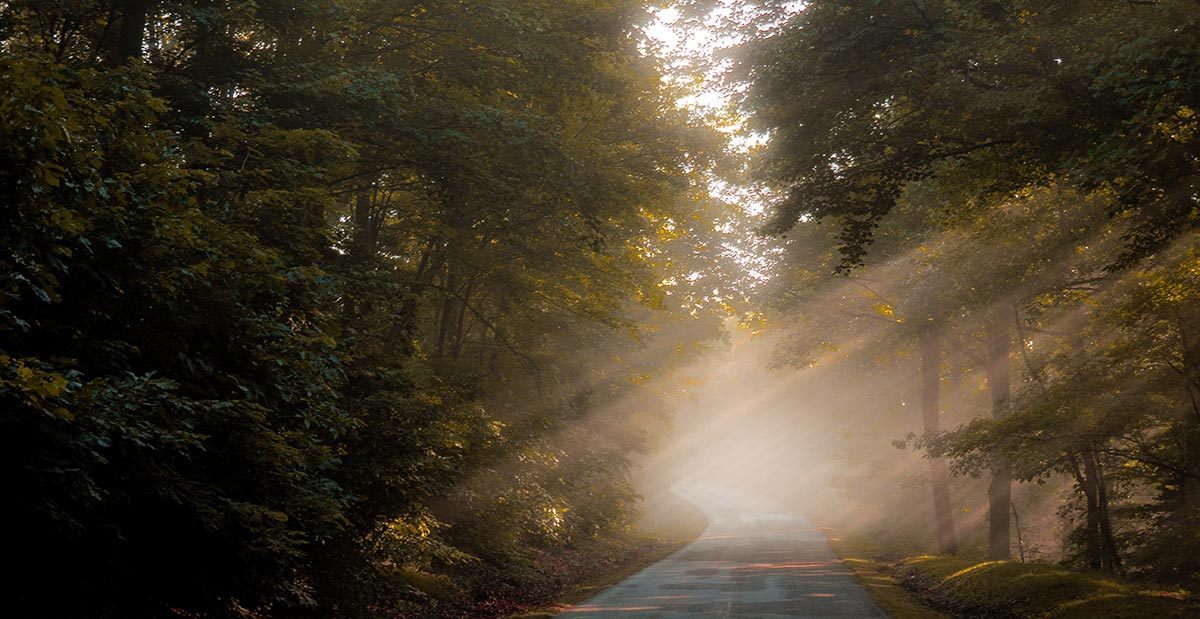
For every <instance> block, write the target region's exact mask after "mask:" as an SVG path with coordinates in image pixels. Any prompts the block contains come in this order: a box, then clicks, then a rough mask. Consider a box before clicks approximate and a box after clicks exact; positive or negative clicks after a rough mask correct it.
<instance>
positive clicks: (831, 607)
mask: <svg viewBox="0 0 1200 619" xmlns="http://www.w3.org/2000/svg"><path fill="white" fill-rule="evenodd" d="M675 493H676V494H678V495H680V496H681V497H683V498H684V499H686V500H688V501H689V502H691V503H692V504H694V505H696V506H697V507H699V508H701V509H702V510H704V512H705V513H706V514H708V517H709V522H710V524H709V527H708V529H707V530H706V531H705V532H704V534H703V535H702V536H701V537H700V538H699V539H697V540H696V541H695V542H693V543H691V544H690V545H688V546H686V547H684V548H683V549H681V550H680V551H679V552H676V553H675V554H673V555H671V556H670V557H667V558H666V559H663V560H662V561H659V562H658V563H655V564H654V565H651V566H650V567H648V568H646V569H644V570H642V571H641V572H639V573H637V574H635V575H634V576H632V577H630V578H629V579H627V580H625V581H624V582H622V583H620V584H618V585H616V586H614V587H612V588H611V589H608V590H606V591H604V592H603V593H600V594H599V595H597V596H595V597H593V598H592V599H590V600H588V601H587V602H584V603H582V604H579V605H577V606H572V607H570V608H568V609H567V610H565V611H564V612H562V613H561V614H559V615H558V617H560V618H562V619H633V618H635V617H636V618H640V617H645V618H648V619H650V618H654V619H699V618H702V617H703V618H709V617H738V618H751V617H753V618H760V619H776V618H783V617H789V618H795V617H807V618H817V617H838V618H845V617H886V616H887V615H886V614H884V613H883V611H881V610H879V608H878V607H877V606H875V604H874V603H873V602H872V601H871V599H870V597H869V596H868V595H867V593H866V592H865V591H864V590H863V589H862V588H861V587H859V586H858V584H857V583H856V582H855V581H854V579H853V578H852V577H851V576H850V573H849V572H848V571H847V570H846V568H845V567H844V566H843V565H842V563H841V561H839V560H838V559H837V557H835V556H834V555H833V553H832V552H831V551H830V549H829V545H828V543H827V542H826V540H825V537H824V535H822V534H821V532H820V531H817V530H816V529H815V528H813V527H812V526H811V525H810V524H808V523H806V522H805V521H804V520H803V519H801V518H799V517H796V516H792V515H789V514H781V513H778V512H771V511H768V510H763V509H762V508H761V507H760V508H755V507H754V506H753V505H751V504H749V502H748V501H746V500H744V499H742V498H739V497H736V496H731V494H730V493H729V492H727V491H720V490H717V489H713V488H705V487H702V486H689V487H683V488H676V489H675Z"/></svg>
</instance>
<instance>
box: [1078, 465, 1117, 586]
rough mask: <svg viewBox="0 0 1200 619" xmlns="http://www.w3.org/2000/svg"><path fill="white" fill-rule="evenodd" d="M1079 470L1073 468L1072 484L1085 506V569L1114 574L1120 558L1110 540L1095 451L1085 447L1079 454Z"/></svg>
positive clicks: (1105, 490)
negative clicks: (1073, 480)
mask: <svg viewBox="0 0 1200 619" xmlns="http://www.w3.org/2000/svg"><path fill="white" fill-rule="evenodd" d="M1079 459H1080V461H1082V463H1083V468H1082V470H1080V468H1079V466H1078V465H1076V466H1075V481H1076V483H1078V484H1079V489H1080V490H1081V491H1082V492H1083V496H1084V498H1085V500H1086V504H1087V512H1086V514H1085V516H1086V521H1085V524H1084V534H1083V536H1082V538H1083V539H1082V540H1080V541H1081V546H1082V550H1083V557H1084V560H1085V561H1086V562H1087V566H1088V567H1089V568H1091V569H1094V570H1102V571H1105V572H1115V571H1116V570H1117V569H1118V568H1120V567H1121V557H1120V554H1119V553H1118V552H1117V543H1116V539H1114V538H1113V531H1112V518H1111V517H1110V515H1109V509H1108V494H1109V489H1108V483H1107V481H1106V480H1105V478H1104V466H1103V463H1102V462H1101V461H1100V459H1099V457H1098V456H1097V453H1096V449H1095V448H1094V447H1093V446H1091V445H1088V446H1087V447H1086V448H1084V449H1083V450H1082V451H1081V452H1080V453H1079Z"/></svg>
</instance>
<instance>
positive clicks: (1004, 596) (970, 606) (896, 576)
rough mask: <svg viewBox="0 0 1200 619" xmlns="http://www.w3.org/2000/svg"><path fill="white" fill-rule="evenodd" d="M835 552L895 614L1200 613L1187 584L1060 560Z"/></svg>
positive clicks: (1111, 618)
mask: <svg viewBox="0 0 1200 619" xmlns="http://www.w3.org/2000/svg"><path fill="white" fill-rule="evenodd" d="M830 544H831V545H832V546H833V549H834V552H836V553H838V555H839V556H841V557H842V558H843V562H844V563H845V564H846V565H847V567H849V568H850V569H851V571H853V572H854V575H855V578H857V579H858V581H859V582H860V583H861V584H862V585H863V587H864V588H866V589H867V592H868V593H870V594H871V596H872V597H873V598H874V599H875V602H876V603H877V604H878V605H879V606H880V608H882V609H883V610H884V611H885V612H887V613H888V614H889V615H891V616H892V617H894V618H895V619H929V618H945V617H971V618H1005V619H1007V618H1030V619H1034V618H1036V619H1092V618H1097V617H1098V618H1101V619H1159V618H1164V619H1170V618H1176V617H1178V618H1186V617H1200V604H1197V601H1196V600H1195V599H1194V597H1193V596H1191V595H1190V594H1189V593H1188V592H1186V591H1183V590H1181V589H1165V588H1154V587H1151V586H1147V585H1146V584H1144V583H1136V582H1131V581H1126V580H1121V579H1118V578H1112V577H1108V576H1104V575H1101V574H1094V573H1085V572H1078V571H1074V570H1070V569H1067V568H1064V567H1060V566H1056V565H1045V564H1028V563H1016V562H1012V561H985V562H980V561H976V560H972V559H971V558H968V557H962V556H932V555H921V556H910V557H907V558H902V559H898V556H899V554H900V553H899V552H898V550H899V549H900V548H903V549H904V550H907V548H906V547H903V546H902V545H899V544H896V543H888V542H886V541H881V540H880V539H879V537H878V536H874V537H848V538H846V539H838V538H836V537H832V538H830Z"/></svg>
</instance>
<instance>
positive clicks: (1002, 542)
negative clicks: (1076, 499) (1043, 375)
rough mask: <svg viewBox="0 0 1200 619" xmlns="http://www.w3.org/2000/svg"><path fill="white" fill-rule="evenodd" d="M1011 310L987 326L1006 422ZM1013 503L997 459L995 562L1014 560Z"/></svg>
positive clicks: (991, 491)
mask: <svg viewBox="0 0 1200 619" xmlns="http://www.w3.org/2000/svg"><path fill="white" fill-rule="evenodd" d="M1008 317H1009V316H1008V308H1007V306H1000V307H998V308H996V309H995V310H994V311H993V312H992V315H991V316H990V317H989V319H988V324H987V349H988V355H987V361H988V364H987V380H988V387H989V389H990V390H991V393H992V418H993V419H1003V418H1004V417H1006V416H1008V410H1009V406H1008V403H1009V358H1008V355H1009V346H1010V340H1011V337H1010V335H1009V326H1008V322H1009V321H1008ZM1011 504H1012V471H1011V467H1010V466H1009V463H1008V461H1007V460H1005V459H1003V458H1002V457H997V458H996V460H995V462H993V463H992V479H991V482H990V483H989V484H988V552H987V558H988V559H989V560H992V561H1007V560H1009V559H1011V558H1012V547H1011V546H1012V544H1011V541H1010V540H1011V537H1012V534H1011V531H1010V526H1009V518H1010V516H1009V510H1010V505H1011Z"/></svg>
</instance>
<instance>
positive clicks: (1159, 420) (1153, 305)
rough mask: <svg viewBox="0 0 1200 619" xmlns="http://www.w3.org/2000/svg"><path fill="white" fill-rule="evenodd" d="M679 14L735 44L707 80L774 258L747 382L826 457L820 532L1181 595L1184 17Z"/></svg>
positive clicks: (1190, 313)
mask: <svg viewBox="0 0 1200 619" xmlns="http://www.w3.org/2000/svg"><path fill="white" fill-rule="evenodd" d="M686 4H687V6H686V7H685V9H686V10H685V11H683V13H682V15H683V19H684V20H685V21H686V22H688V23H691V24H693V25H695V24H699V23H704V22H707V23H709V24H712V23H714V22H721V21H722V20H724V23H725V26H724V28H725V31H726V33H727V35H726V36H727V37H728V38H730V39H734V40H739V39H740V41H741V42H740V43H739V44H737V45H733V46H731V48H730V49H729V50H727V52H726V54H725V56H724V57H723V58H722V59H720V60H719V62H718V64H721V63H723V64H721V66H723V67H724V69H723V71H724V74H725V75H726V79H727V80H728V83H729V85H730V88H729V91H730V92H731V93H732V94H733V95H734V96H735V97H736V98H737V99H738V101H739V103H740V105H741V107H742V109H743V110H744V113H745V114H747V115H748V117H749V120H748V122H747V130H748V131H751V132H755V133H757V134H758V135H759V136H761V137H760V140H759V142H760V143H761V144H762V145H761V146H760V147H758V148H756V149H754V151H753V152H751V153H750V156H749V157H748V158H747V159H746V163H745V164H744V166H745V167H744V174H745V175H746V177H747V179H748V181H749V182H751V183H758V184H759V185H760V187H761V188H762V191H763V193H764V194H766V195H772V196H775V197H774V198H773V199H772V200H771V202H770V204H769V208H768V217H769V220H768V221H767V223H766V229H767V230H768V231H770V232H774V233H776V234H779V235H782V237H783V238H784V239H785V240H784V241H783V251H784V252H785V256H784V257H783V258H782V259H781V260H780V261H779V263H780V266H779V269H778V273H776V274H775V277H774V278H773V279H772V281H771V284H770V287H771V288H772V290H770V291H767V292H766V293H765V295H764V297H763V300H764V302H765V303H766V304H767V307H766V308H765V309H764V311H765V312H766V314H767V324H768V325H773V326H769V327H768V330H769V331H770V332H771V333H773V335H774V337H775V338H776V339H777V343H776V344H775V345H774V348H773V350H774V352H773V359H774V361H773V363H774V364H775V365H776V366H777V367H779V368H783V369H785V370H786V369H788V368H792V369H803V372H802V373H808V375H809V378H808V379H805V380H802V381H801V382H800V383H799V384H798V385H797V386H796V387H795V388H794V390H792V391H790V392H789V393H790V394H791V397H790V398H789V399H791V400H792V401H794V402H796V407H797V409H803V410H802V411H797V412H796V414H794V415H793V416H792V419H795V420H797V421H799V420H804V422H806V423H811V422H812V420H813V419H818V420H821V421H819V422H817V423H823V424H825V425H824V426H822V427H826V428H827V431H828V432H829V434H830V435H831V437H832V436H836V437H837V438H838V440H839V442H840V445H839V447H838V448H837V451H838V453H837V455H836V456H834V457H836V458H838V459H839V460H841V462H842V464H843V466H840V467H834V468H835V469H836V472H835V473H834V474H835V476H836V477H838V478H840V483H841V484H842V485H843V486H844V492H843V494H842V496H843V498H844V499H845V501H844V506H843V508H842V509H843V510H844V511H843V512H841V513H840V514H839V515H838V516H837V517H834V518H829V520H831V521H833V522H839V523H848V522H857V523H859V526H861V527H865V528H868V529H869V528H874V529H875V530H876V531H877V532H878V534H879V536H880V537H884V538H890V539H892V540H896V539H899V538H904V537H906V536H911V537H912V538H914V539H915V540H916V541H915V543H914V544H913V546H912V547H911V549H912V551H913V552H927V551H929V550H933V549H936V550H939V551H941V552H954V551H959V552H962V553H966V554H968V555H973V556H978V557H980V558H988V559H1009V558H1015V559H1020V560H1027V559H1028V560H1035V559H1036V560H1042V561H1048V562H1064V563H1066V564H1069V565H1075V566H1077V567H1080V568H1083V569H1090V570H1099V571H1105V572H1111V573H1122V574H1129V575H1140V576H1145V577H1149V578H1152V579H1154V580H1157V581H1160V582H1169V583H1184V584H1187V585H1189V586H1194V585H1195V584H1196V583H1197V582H1198V581H1200V233H1198V231H1197V224H1198V223H1200V199H1198V198H1200V196H1198V193H1197V192H1198V189H1200V184H1198V183H1200V181H1198V179H1200V141H1197V139H1196V130H1197V123H1198V122H1200V119H1198V118H1197V112H1198V110H1200V24H1198V20H1200V14H1198V13H1197V12H1196V7H1195V4H1194V3H1192V2H1182V1H1178V2H1177V1H1172V0H1161V1H1152V2H1090V1H1067V2H1055V3H1044V2H1022V1H1009V0H969V1H965V2H937V1H924V0H917V1H903V2H900V1H896V2H891V1H882V2H857V1H842V0H812V1H811V2H806V3H803V4H801V3H795V2H785V1H772V0H767V1H764V2H754V3H731V2H713V1H705V0H697V1H696V2H691V3H686ZM801 6H802V9H801V8H800V7H801ZM771 22H775V23H779V24H780V25H779V26H777V27H773V28H767V29H765V31H764V29H763V28H761V27H760V25H761V24H763V23H771ZM893 442H894V443H895V444H896V446H898V447H901V448H907V449H909V451H895V450H889V449H888V444H889V443H893ZM913 449H915V450H916V451H915V452H914V451H912V450H913ZM920 455H923V456H924V458H925V459H921V458H919V457H918V456H920ZM952 475H953V477H952ZM1014 489H1015V492H1016V496H1017V497H1018V499H1017V500H1016V501H1015V502H1014V501H1013V500H1012V497H1013V496H1014V495H1013V492H1014ZM931 490H932V492H931ZM808 499H811V497H808ZM805 501H806V497H803V496H797V497H796V502H797V504H801V505H802V504H803V503H804V502H805ZM825 517H827V518H828V515H826V516H825Z"/></svg>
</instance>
